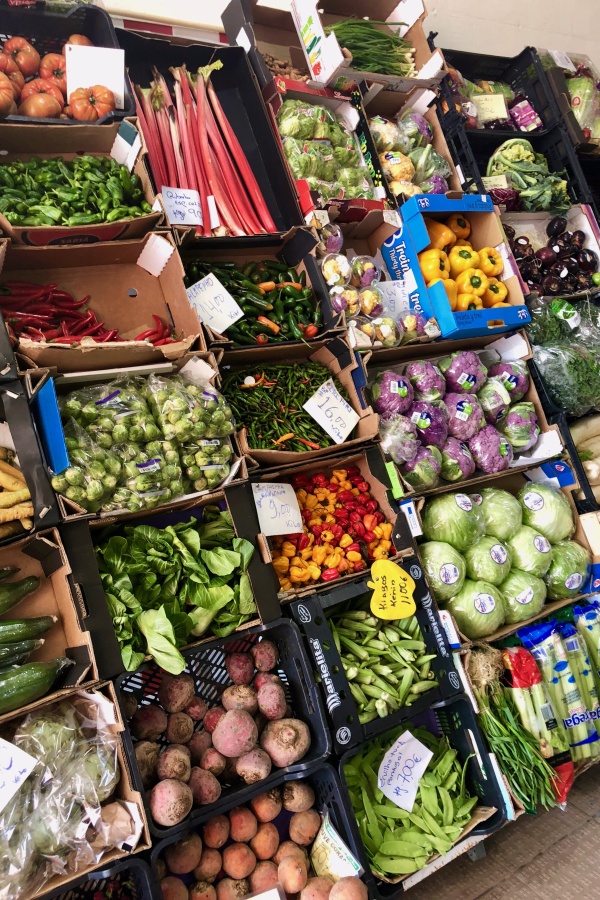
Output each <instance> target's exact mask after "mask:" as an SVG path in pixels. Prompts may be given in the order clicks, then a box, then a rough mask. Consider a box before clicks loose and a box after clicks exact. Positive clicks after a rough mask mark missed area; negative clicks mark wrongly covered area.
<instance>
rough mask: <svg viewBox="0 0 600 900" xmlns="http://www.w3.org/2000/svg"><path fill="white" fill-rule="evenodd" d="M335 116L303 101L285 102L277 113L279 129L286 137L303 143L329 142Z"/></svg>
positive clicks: (321, 107) (320, 107) (324, 109)
mask: <svg viewBox="0 0 600 900" xmlns="http://www.w3.org/2000/svg"><path fill="white" fill-rule="evenodd" d="M334 121H335V119H334V116H333V114H332V113H331V112H330V111H329V110H328V109H326V108H325V107H324V106H318V105H316V104H313V103H303V102H302V101H301V100H284V102H283V103H282V105H281V109H280V110H279V112H278V113H277V127H278V129H279V133H280V134H281V135H282V136H284V137H294V138H298V139H299V140H302V141H308V140H328V139H329V136H330V129H329V126H330V124H333V123H334Z"/></svg>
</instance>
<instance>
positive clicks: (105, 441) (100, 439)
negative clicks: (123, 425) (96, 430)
mask: <svg viewBox="0 0 600 900" xmlns="http://www.w3.org/2000/svg"><path fill="white" fill-rule="evenodd" d="M95 440H96V443H97V444H99V445H100V446H101V447H104V449H105V450H110V448H111V447H112V445H113V440H112V437H111V436H110V434H106V433H102V432H101V433H100V434H98V435H97V436H96V438H95Z"/></svg>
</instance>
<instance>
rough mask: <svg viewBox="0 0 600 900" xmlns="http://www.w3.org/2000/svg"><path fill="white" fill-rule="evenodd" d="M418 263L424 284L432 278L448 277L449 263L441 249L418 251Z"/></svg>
mask: <svg viewBox="0 0 600 900" xmlns="http://www.w3.org/2000/svg"><path fill="white" fill-rule="evenodd" d="M419 265H420V266H421V272H422V273H423V278H424V279H425V283H426V284H429V282H430V281H433V280H434V278H443V279H444V280H445V279H446V278H450V263H449V262H448V257H447V256H446V254H445V253H444V251H443V250H423V252H422V253H419Z"/></svg>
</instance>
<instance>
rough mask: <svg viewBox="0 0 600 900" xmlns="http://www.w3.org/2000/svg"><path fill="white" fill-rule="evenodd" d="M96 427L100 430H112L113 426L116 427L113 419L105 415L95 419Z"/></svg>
mask: <svg viewBox="0 0 600 900" xmlns="http://www.w3.org/2000/svg"><path fill="white" fill-rule="evenodd" d="M95 424H96V427H97V428H100V429H101V430H102V431H110V432H112V431H113V429H114V428H116V424H115V420H114V419H113V418H111V417H110V416H107V415H104V414H103V415H102V416H100V418H98V419H96V423H95Z"/></svg>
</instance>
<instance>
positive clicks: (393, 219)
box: [383, 209, 402, 228]
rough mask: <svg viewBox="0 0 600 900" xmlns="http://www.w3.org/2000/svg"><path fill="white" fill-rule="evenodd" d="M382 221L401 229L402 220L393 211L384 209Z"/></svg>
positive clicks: (398, 214)
mask: <svg viewBox="0 0 600 900" xmlns="http://www.w3.org/2000/svg"><path fill="white" fill-rule="evenodd" d="M383 221H384V222H387V224H388V225H394V226H395V227H396V228H401V227H402V219H401V218H400V213H399V212H396V210H395V209H384V211H383Z"/></svg>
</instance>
